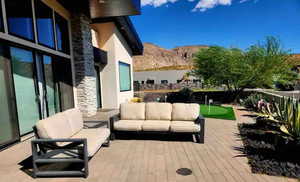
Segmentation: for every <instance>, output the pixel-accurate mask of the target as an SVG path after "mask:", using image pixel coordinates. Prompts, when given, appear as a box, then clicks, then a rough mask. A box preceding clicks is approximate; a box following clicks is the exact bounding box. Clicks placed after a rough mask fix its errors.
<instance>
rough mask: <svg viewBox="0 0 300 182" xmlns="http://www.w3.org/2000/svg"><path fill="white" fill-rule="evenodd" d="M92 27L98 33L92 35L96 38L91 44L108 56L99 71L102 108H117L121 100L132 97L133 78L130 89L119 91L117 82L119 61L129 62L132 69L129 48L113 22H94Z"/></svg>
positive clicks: (127, 99) (124, 100)
mask: <svg viewBox="0 0 300 182" xmlns="http://www.w3.org/2000/svg"><path fill="white" fill-rule="evenodd" d="M92 27H93V29H94V30H95V31H96V32H97V33H98V35H97V36H93V39H96V41H95V40H94V41H93V45H94V46H95V47H99V48H100V49H103V50H105V51H107V56H108V64H107V65H106V66H105V67H104V69H103V70H102V71H101V73H100V77H101V97H102V108H119V105H120V104H121V103H122V102H126V101H129V100H130V99H131V98H132V97H133V79H131V84H132V86H131V88H132V89H131V91H126V92H120V84H119V61H122V62H125V63H128V64H130V65H131V70H132V54H131V50H130V49H129V47H128V45H127V43H126V41H125V40H124V38H123V37H122V35H121V34H120V32H119V31H118V29H117V28H116V26H115V25H114V23H103V24H94V25H93V26H92ZM131 78H133V73H132V72H131Z"/></svg>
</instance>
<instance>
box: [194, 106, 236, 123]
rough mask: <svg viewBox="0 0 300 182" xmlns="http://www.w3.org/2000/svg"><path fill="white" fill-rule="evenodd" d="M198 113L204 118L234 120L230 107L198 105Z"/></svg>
mask: <svg viewBox="0 0 300 182" xmlns="http://www.w3.org/2000/svg"><path fill="white" fill-rule="evenodd" d="M200 113H201V114H202V116H204V117H205V118H216V119H225V120H236V118H235V115H234V111H233V108H232V107H224V106H215V105H211V106H210V109H209V106H208V105H204V104H201V105H200Z"/></svg>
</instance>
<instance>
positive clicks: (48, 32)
mask: <svg viewBox="0 0 300 182" xmlns="http://www.w3.org/2000/svg"><path fill="white" fill-rule="evenodd" d="M35 16H36V27H37V34H38V42H39V43H40V44H42V45H45V46H48V47H51V48H54V27H53V11H52V9H51V8H49V7H48V6H46V5H45V4H44V3H43V2H42V1H40V0H36V1H35Z"/></svg>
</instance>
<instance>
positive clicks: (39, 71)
mask: <svg viewBox="0 0 300 182" xmlns="http://www.w3.org/2000/svg"><path fill="white" fill-rule="evenodd" d="M36 70H37V82H38V84H37V85H38V89H39V99H40V107H41V108H40V109H41V117H42V118H46V117H47V116H48V109H47V102H46V92H45V91H44V90H45V88H44V82H45V81H44V80H45V78H44V72H43V56H42V55H40V54H37V55H36Z"/></svg>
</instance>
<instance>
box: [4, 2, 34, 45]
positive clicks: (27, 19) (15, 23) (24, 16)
mask: <svg viewBox="0 0 300 182" xmlns="http://www.w3.org/2000/svg"><path fill="white" fill-rule="evenodd" d="M5 4H6V16H7V23H8V32H9V33H10V34H12V35H16V36H18V37H21V38H24V39H28V40H34V33H33V20H32V4H31V0H22V1H20V0H6V1H5Z"/></svg>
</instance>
